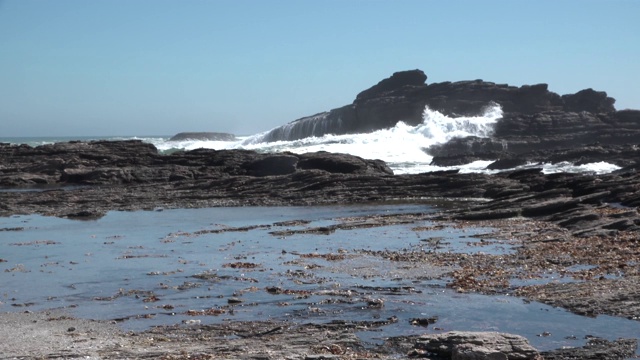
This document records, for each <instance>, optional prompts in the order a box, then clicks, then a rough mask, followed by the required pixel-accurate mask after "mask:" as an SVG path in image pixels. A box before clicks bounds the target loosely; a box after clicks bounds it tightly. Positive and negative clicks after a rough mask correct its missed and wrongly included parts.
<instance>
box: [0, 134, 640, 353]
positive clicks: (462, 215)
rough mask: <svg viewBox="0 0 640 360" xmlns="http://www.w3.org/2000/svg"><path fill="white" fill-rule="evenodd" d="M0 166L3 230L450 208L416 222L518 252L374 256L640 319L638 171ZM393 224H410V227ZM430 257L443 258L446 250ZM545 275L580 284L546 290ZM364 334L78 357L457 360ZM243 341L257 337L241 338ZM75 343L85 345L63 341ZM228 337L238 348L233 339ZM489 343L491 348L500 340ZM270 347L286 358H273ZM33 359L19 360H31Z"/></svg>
mask: <svg viewBox="0 0 640 360" xmlns="http://www.w3.org/2000/svg"><path fill="white" fill-rule="evenodd" d="M0 160H1V163H2V169H1V171H2V172H1V175H0V183H1V184H2V186H3V190H2V191H1V192H0V214H1V215H3V216H10V215H14V214H31V213H40V214H45V215H52V216H60V217H68V218H76V219H92V218H98V217H100V216H103V215H104V214H105V213H106V212H107V211H109V210H153V209H161V208H189V207H212V206H246V205H318V204H345V203H363V204H365V203H382V202H390V201H393V202H398V201H399V202H407V201H410V202H416V201H419V202H425V203H430V204H438V203H439V204H440V205H446V206H442V210H441V211H439V212H436V213H435V214H429V215H420V216H421V217H422V218H425V219H426V218H428V219H430V220H432V221H436V222H441V223H442V224H447V225H448V226H459V227H463V228H464V227H487V228H493V229H496V231H495V232H494V233H491V234H487V235H486V237H483V238H482V241H484V242H486V244H491V242H495V241H505V242H510V243H512V244H515V245H516V246H517V248H518V250H517V251H516V252H515V253H513V254H510V255H500V256H496V255H489V254H483V253H478V254H474V255H464V254H462V255H461V254H449V253H447V252H438V251H433V252H431V251H429V252H424V251H415V250H406V251H403V252H397V253H380V254H373V255H375V256H379V257H382V258H385V259H393V260H394V261H398V262H399V264H407V263H410V264H413V265H412V266H416V267H420V266H422V264H427V263H428V264H432V265H433V264H436V265H441V266H453V267H454V268H455V269H456V270H455V271H453V272H452V273H450V274H448V275H446V276H445V278H448V279H450V281H449V285H448V286H450V287H451V288H452V289H455V290H456V291H459V292H478V293H485V294H507V293H508V294H513V295H517V296H520V297H522V298H524V299H527V300H528V301H539V302H542V303H547V304H550V305H553V306H558V307H563V308H566V309H568V310H570V311H572V312H575V313H577V314H581V315H585V316H597V315H600V314H606V315H611V316H620V317H625V318H628V319H632V320H638V319H640V316H639V315H640V307H639V304H640V293H638V290H637V289H638V288H639V285H640V274H638V266H637V259H638V256H640V242H639V241H638V236H637V234H638V226H640V214H639V213H638V210H637V209H638V205H639V201H640V197H639V196H638V193H639V192H638V188H639V187H640V177H639V175H638V174H637V172H636V171H635V170H633V169H627V170H625V171H620V172H617V173H612V174H606V175H593V174H553V175H545V174H542V172H541V171H540V169H528V170H520V171H508V172H504V173H499V174H496V175H485V174H460V173H458V172H457V171H445V172H435V173H425V174H417V175H393V174H392V172H391V171H390V170H389V169H388V168H387V167H386V165H385V164H384V163H382V162H380V161H375V160H365V159H361V158H358V157H355V156H350V155H344V154H330V153H312V154H304V155H296V154H289V153H283V154H259V153H255V152H251V151H243V150H230V151H215V150H202V149H201V150H194V151H188V152H178V153H174V154H171V155H159V154H158V153H157V151H156V150H155V148H154V147H153V146H152V145H149V144H145V143H142V142H139V141H119V142H103V141H98V142H89V143H85V142H72V143H60V144H53V145H44V146H39V147H36V148H31V147H28V146H12V145H8V144H3V145H0ZM397 217H398V219H397V220H402V219H401V216H400V215H398V216H397ZM393 219H394V217H393V216H390V217H389V218H387V219H385V220H384V222H383V223H381V224H380V226H384V225H385V224H392V223H393V222H394V220H393ZM405 220H406V219H405ZM405 220H403V221H405ZM414 220H415V218H414V219H412V221H414ZM346 227H347V228H348V225H346ZM0 230H6V231H14V230H16V229H0ZM16 231H17V230H16ZM434 246H435V248H434V249H437V247H438V244H436V245H434ZM403 266H406V265H403ZM576 266H577V267H576ZM549 272H552V273H555V274H561V275H562V276H563V277H567V278H573V279H575V281H572V282H563V283H555V282H553V281H550V280H548V279H547V280H545V274H548V273H549ZM528 279H542V280H543V281H542V282H541V283H539V284H535V285H526V284H525V285H523V284H520V285H518V281H525V283H526V280H528ZM21 321H22V320H21ZM44 324H47V325H46V326H49V324H50V323H44ZM46 326H45V327H46ZM358 326H368V327H370V326H376V325H375V324H364V325H357V324H350V323H349V324H346V323H345V324H329V325H326V326H322V327H318V326H308V325H304V326H302V325H300V326H297V327H296V328H295V330H293V329H292V328H290V324H289V327H285V326H284V325H283V324H275V323H265V324H257V323H251V324H247V323H238V324H227V325H225V326H222V327H195V328H193V327H190V328H176V329H172V328H165V329H156V330H154V331H155V332H160V333H153V332H152V333H144V334H126V333H120V334H119V335H116V337H115V338H114V337H111V336H109V339H110V340H109V344H111V341H112V339H117V341H116V342H118V343H121V345H122V344H125V343H126V344H128V345H126V346H125V347H123V348H120V347H119V346H118V345H113V344H112V345H113V346H112V345H109V346H107V347H101V349H102V350H100V352H97V353H96V352H95V351H93V350H89V349H86V348H82V347H79V348H78V349H77V351H76V352H72V353H75V354H78V353H82V354H93V355H92V356H95V357H96V358H133V359H142V358H149V356H152V357H159V358H166V359H183V358H184V359H186V358H191V359H193V358H202V359H208V358H215V357H216V356H218V355H219V354H224V356H225V357H227V358H247V356H248V355H247V356H246V354H250V353H251V351H249V350H248V349H249V347H250V346H249V344H252V346H253V345H255V339H251V338H253V337H256V338H257V339H260V342H261V344H262V345H261V346H259V347H256V348H255V349H256V350H255V351H256V353H255V354H254V355H255V356H259V357H261V358H273V359H276V358H307V359H320V358H322V359H327V358H336V359H338V358H342V359H350V358H386V357H393V356H396V355H397V354H398V353H404V354H406V355H407V356H411V357H429V358H434V359H435V358H451V357H452V356H453V355H452V354H453V352H452V351H453V350H451V348H450V347H449V349H450V350H447V351H448V352H445V353H443V354H441V355H434V354H435V353H434V352H433V351H432V350H429V349H431V348H430V347H428V346H426V345H423V344H424V342H425V341H426V340H425V339H424V338H421V337H416V338H406V339H399V338H398V339H390V340H389V341H390V342H391V343H390V344H393V346H391V345H388V346H384V347H381V348H377V349H370V348H367V347H364V346H363V345H362V344H360V343H359V342H358V340H357V337H356V336H355V335H354V331H355V330H356V329H357V328H358ZM71 327H75V326H71ZM71 327H69V328H71ZM195 329H198V330H195ZM238 329H244V330H238ZM274 329H276V330H274ZM272 330H273V331H272ZM33 331H36V330H33ZM37 331H40V330H37ZM239 331H246V332H249V333H250V335H249V336H248V337H242V336H238V335H237V334H239ZM240 333H241V332H240ZM294 333H295V334H302V336H303V337H304V338H305V339H310V338H311V337H315V338H314V339H320V340H318V341H316V340H314V341H313V346H314V347H313V349H315V350H313V351H310V350H309V349H310V348H309V347H310V346H312V344H311V343H309V342H304V341H303V340H301V339H298V338H297V337H294V336H292V334H294ZM70 334H71V335H74V336H76V335H79V334H80V333H79V332H77V333H76V332H70V333H64V336H70ZM229 334H235V335H234V336H232V338H231V339H229V338H228V336H230V335H229ZM256 334H257V335H256ZM83 336H89V337H91V336H93V338H95V337H96V336H98V338H99V336H100V335H91V334H88V335H83ZM452 336H454V335H452ZM455 336H458V335H455ZM470 336H488V335H487V334H473V335H470ZM150 338H153V340H149V339H150ZM212 338H219V339H222V340H221V343H220V345H219V346H217V347H215V348H211V347H210V346H207V345H206V344H205V343H203V341H205V340H207V341H208V339H212ZM160 339H165V340H162V341H160ZM249 339H250V340H249ZM296 339H298V340H296ZM322 339H324V340H322ZM430 341H435V340H430ZM438 341H440V340H438ZM442 341H451V340H450V339H448V340H446V339H445V340H442ZM487 341H488V340H487ZM491 341H493V342H490V343H491V344H494V342H495V341H496V340H495V339H494V340H491ZM636 341H637V334H629V339H628V340H620V341H619V342H606V341H601V340H598V339H594V340H593V341H590V342H589V345H588V346H587V347H585V348H576V349H573V350H571V351H570V350H567V349H564V350H559V351H558V352H553V353H545V354H539V353H537V352H536V353H535V356H533V355H532V356H528V357H521V356H519V355H518V356H515V355H509V357H508V358H531V359H533V358H538V357H537V356H544V358H552V359H574V358H590V359H624V358H628V357H630V356H633V354H634V352H635V348H636ZM463 342H464V341H463ZM476 342H477V341H475V340H474V341H473V342H471V343H476ZM185 344H189V345H188V346H187V345H185ZM274 344H279V345H278V346H277V349H274V346H275V345H274ZM301 344H302V345H301ZM494 345H495V344H494ZM76 346H77V345H76ZM185 346H186V347H185ZM433 346H435V345H433ZM492 346H493V345H491V346H490V345H487V346H484V345H483V346H479V348H478V347H477V346H476V348H473V347H472V348H469V347H468V346H462V347H460V348H456V350H455V352H456V354H458V355H456V356H458V357H456V358H458V359H472V358H487V359H488V358H502V357H496V356H502V355H499V354H498V353H500V354H506V353H505V351H506V350H504V349H503V348H501V347H500V346H493V347H492ZM83 349H84V350H83ZM125 349H126V351H125ZM492 349H493V350H492ZM496 349H498V350H496ZM500 349H502V350H500ZM41 350H42V349H41ZM42 351H44V350H42ZM83 351H84V352H83ZM92 351H93V352H92ZM463 353H465V354H467V355H464V356H467V357H464V356H463V355H462V354H463ZM494 353H495V354H494ZM507 353H508V351H507ZM24 354H25V356H24V357H20V358H30V357H29V356H27V353H24ZM39 354H40V355H38V356H42V353H39ZM185 354H187V355H185ZM469 354H471V355H469ZM478 354H483V355H478ZM492 354H493V355H492ZM496 354H498V355H496ZM577 354H580V355H577ZM49 355H51V354H49ZM53 355H55V354H53ZM58 355H60V354H58ZM38 356H33V357H31V358H38ZM56 356H57V355H56ZM60 356H62V355H60ZM437 356H440V357H437ZM472 356H476V357H472ZM478 356H480V357H478ZM491 356H494V357H491ZM505 356H506V355H505ZM249 358H251V356H249Z"/></svg>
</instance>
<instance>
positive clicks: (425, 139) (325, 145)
mask: <svg viewBox="0 0 640 360" xmlns="http://www.w3.org/2000/svg"><path fill="white" fill-rule="evenodd" d="M501 117H502V109H501V108H500V106H499V105H498V104H493V105H492V106H489V107H487V109H486V111H485V113H484V114H483V115H481V116H475V117H474V116H471V117H465V116H461V117H450V116H446V115H444V114H442V113H440V112H438V111H435V110H432V109H429V108H428V107H425V109H424V112H423V121H422V123H421V124H418V125H416V126H411V125H408V124H406V123H404V122H399V123H398V124H397V125H396V126H394V127H393V128H390V129H384V130H378V131H375V132H372V133H366V134H347V135H325V136H322V137H308V138H304V139H300V140H293V141H276V142H263V141H262V138H263V135H264V134H266V133H262V134H256V135H252V136H244V137H239V138H238V140H236V141H202V140H182V141H169V140H168V137H135V138H137V139H140V140H143V141H145V142H149V143H151V144H153V145H155V146H156V148H158V150H159V151H161V152H163V153H171V152H173V151H176V150H194V149H198V148H207V149H217V150H222V149H247V150H255V151H258V152H269V153H272V152H283V151H289V152H293V153H298V154H301V153H306V152H315V151H328V152H334V153H347V154H352V155H356V156H360V157H363V158H365V159H380V160H383V161H385V162H386V163H387V164H388V165H389V167H390V168H391V169H393V171H394V173H395V174H415V173H422V172H430V171H438V170H451V169H459V170H460V172H464V173H477V172H483V173H495V172H498V171H490V170H486V167H487V165H489V164H490V163H491V162H492V161H476V162H473V163H470V164H466V165H462V166H454V167H439V166H433V165H430V164H431V161H432V159H433V157H432V156H431V155H429V154H428V153H427V151H428V148H429V147H431V146H433V145H435V144H442V143H445V142H447V141H449V140H451V139H453V138H455V137H466V136H477V137H488V136H491V134H492V133H493V129H494V125H495V124H496V122H497V121H498V119H500V118H501ZM114 139H116V138H114ZM117 139H118V140H122V139H124V138H122V137H119V138H117ZM129 139H130V138H129ZM0 140H1V139H0ZM527 167H542V168H543V171H544V172H545V173H554V172H594V173H599V174H601V173H608V172H611V171H614V170H617V169H619V167H617V166H615V165H612V164H609V163H603V162H600V163H594V164H586V165H580V166H575V165H573V164H570V163H559V164H528V165H525V166H522V167H521V168H527Z"/></svg>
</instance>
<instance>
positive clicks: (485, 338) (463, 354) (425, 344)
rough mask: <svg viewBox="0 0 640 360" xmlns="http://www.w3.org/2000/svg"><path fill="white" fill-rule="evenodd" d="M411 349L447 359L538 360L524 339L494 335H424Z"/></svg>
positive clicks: (453, 332) (463, 332) (510, 335)
mask: <svg viewBox="0 0 640 360" xmlns="http://www.w3.org/2000/svg"><path fill="white" fill-rule="evenodd" d="M414 346H415V348H417V349H423V350H426V351H428V352H430V353H434V354H437V355H438V356H440V357H443V358H447V359H460V360H462V359H505V360H506V359H532V360H533V359H539V353H538V350H536V349H535V348H534V347H533V346H531V345H530V344H529V341H528V340H527V339H526V338H524V337H522V336H519V335H513V334H505V333H498V332H467V331H450V332H447V333H443V334H426V335H422V336H420V337H419V338H418V340H417V341H416V343H415V345H414Z"/></svg>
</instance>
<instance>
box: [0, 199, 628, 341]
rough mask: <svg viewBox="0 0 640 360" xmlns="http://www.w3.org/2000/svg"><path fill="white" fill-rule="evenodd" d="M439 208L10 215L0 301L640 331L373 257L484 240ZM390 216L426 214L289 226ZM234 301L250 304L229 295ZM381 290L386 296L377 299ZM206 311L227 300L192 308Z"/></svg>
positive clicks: (163, 316) (613, 334)
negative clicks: (437, 216) (471, 289)
mask: <svg viewBox="0 0 640 360" xmlns="http://www.w3.org/2000/svg"><path fill="white" fill-rule="evenodd" d="M431 211H433V209H432V208H430V207H429V206H427V205H424V204H414V205H412V204H404V205H358V206H316V207H244V208H209V209H176V210H164V211H136V212H109V213H108V214H107V215H106V216H105V217H103V218H101V219H98V220H91V221H78V220H69V219H61V218H52V217H43V216H39V215H21V216H13V217H3V218H0V229H3V231H0V258H1V259H2V261H0V284H2V287H1V293H0V312H2V311H25V310H31V311H36V310H42V309H49V308H65V309H67V310H68V311H69V312H71V314H72V315H75V316H79V317H84V318H90V319H117V320H118V321H120V324H121V326H123V327H124V328H125V329H131V330H144V329H147V328H149V327H150V326H154V325H173V324H181V323H182V322H187V323H188V322H189V321H194V320H195V321H199V322H200V323H202V324H210V323H218V322H224V321H255V320H270V319H271V320H284V321H290V322H291V324H292V325H293V324H296V323H309V322H317V323H328V322H331V321H335V320H340V321H380V320H385V319H387V318H391V317H396V318H397V322H396V323H393V324H390V325H386V326H383V327H381V328H377V329H375V328H374V329H372V330H371V331H363V332H362V333H360V336H361V337H363V338H364V339H367V340H368V341H371V342H374V343H379V342H382V339H383V338H384V337H388V336H398V335H415V334H421V333H438V332H443V331H450V330H460V331H500V332H508V333H515V334H520V335H522V336H525V337H527V338H528V339H529V340H530V341H531V343H532V344H533V345H534V346H536V347H537V348H539V349H541V350H545V349H554V348H558V347H561V346H582V345H583V344H584V342H585V337H587V336H598V337H603V338H607V339H612V340H613V339H616V338H619V337H627V338H628V337H633V336H634V334H635V336H637V334H640V322H638V321H633V320H627V319H624V318H616V317H610V316H598V317H597V318H590V317H584V316H578V315H574V314H572V313H570V312H567V311H565V310H562V309H558V308H552V307H550V306H546V305H543V304H540V303H535V302H532V303H527V302H524V301H523V300H522V299H520V298H517V297H513V296H508V295H497V296H487V295H479V294H464V293H457V292H455V291H453V290H451V289H449V288H447V287H446V280H442V279H441V278H440V275H442V274H446V272H448V271H450V270H451V269H450V268H441V267H438V266H435V265H430V264H428V263H420V264H419V266H418V265H417V264H413V263H402V262H393V261H390V260H386V259H384V258H382V257H379V256H375V255H371V252H374V251H382V250H390V251H395V250H403V249H409V250H419V251H443V252H454V253H455V252H457V253H463V252H464V253H467V252H469V251H470V250H469V249H470V248H472V246H470V243H475V242H477V240H478V239H477V238H474V237H472V236H473V235H475V234H480V233H482V234H486V233H487V232H488V229H473V228H467V229H460V228H448V227H442V228H441V227H433V226H432V225H434V224H433V223H431V222H430V221H429V220H426V216H422V215H426V214H428V213H429V212H431ZM390 214H413V215H414V217H413V218H414V219H415V218H418V219H425V220H414V222H413V223H404V224H396V225H389V226H382V227H361V228H356V229H351V230H346V229H345V230H336V231H335V232H327V233H320V234H318V233H315V234H312V233H296V234H293V233H291V234H289V235H283V232H282V231H283V230H305V229H312V228H315V227H319V226H324V227H326V226H329V225H332V224H338V223H341V222H344V221H346V220H345V219H353V218H357V217H369V219H370V217H372V216H382V217H383V216H387V215H390ZM416 214H422V215H420V216H415V215H416ZM364 219H365V220H362V221H367V220H366V219H367V218H364ZM296 220H297V221H296ZM427 227H429V228H430V230H418V229H420V228H427ZM223 230H227V231H223ZM482 236H483V237H486V235H482ZM425 237H439V238H442V239H443V241H442V244H443V247H442V248H439V249H435V250H434V249H430V248H427V247H426V245H424V244H425V243H424V242H423V241H421V239H424V238H425ZM423 246H424V249H421V247H423ZM362 250H365V251H362ZM484 250H486V249H484V248H483V251H484ZM492 251H497V252H499V251H503V252H510V251H513V249H512V248H510V247H509V246H508V245H505V246H504V248H503V249H493V250H492ZM323 254H333V255H337V256H339V257H337V258H333V259H330V258H323V257H322V256H320V255H323ZM231 264H245V265H242V266H238V267H233V266H232V265H231ZM246 264H254V265H255V266H248V265H246ZM445 277H446V276H445ZM270 288H271V289H281V290H282V291H281V292H277V291H269V289H270ZM285 290H286V291H285ZM152 296H154V297H155V298H154V297H152ZM229 299H240V300H241V301H242V302H241V303H238V304H237V305H233V306H229ZM371 299H381V300H383V301H384V306H382V307H380V308H371V307H369V306H368V305H367V301H368V300H371ZM207 309H219V310H221V311H220V312H219V314H217V315H209V316H206V315H194V316H190V315H188V311H189V310H193V311H196V312H197V311H202V310H207ZM431 317H437V319H438V320H437V322H436V323H435V324H432V325H429V326H428V327H421V326H413V325H411V324H410V320H411V319H413V318H431ZM543 333H544V334H545V336H538V335H541V334H543ZM547 333H548V334H550V335H548V336H547Z"/></svg>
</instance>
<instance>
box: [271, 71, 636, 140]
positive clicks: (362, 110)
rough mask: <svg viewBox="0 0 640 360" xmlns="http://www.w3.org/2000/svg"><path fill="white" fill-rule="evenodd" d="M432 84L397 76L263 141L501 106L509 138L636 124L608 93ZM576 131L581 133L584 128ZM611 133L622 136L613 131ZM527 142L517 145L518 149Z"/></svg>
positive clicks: (420, 77)
mask: <svg viewBox="0 0 640 360" xmlns="http://www.w3.org/2000/svg"><path fill="white" fill-rule="evenodd" d="M426 79H427V76H426V75H425V74H424V72H422V71H421V70H410V71H401V72H396V73H394V74H393V75H392V76H391V77H389V78H387V79H384V80H382V81H380V82H379V83H378V84H376V85H374V86H372V87H371V88H369V89H367V90H364V91H362V92H361V93H360V94H358V95H357V97H356V99H355V100H354V101H353V103H352V104H350V105H346V106H343V107H340V108H336V109H333V110H330V111H326V112H323V113H319V114H316V115H312V116H307V117H303V118H300V119H298V120H295V121H293V122H291V123H289V124H286V125H283V126H281V127H278V128H275V129H273V130H271V131H270V132H268V133H267V134H265V135H264V138H263V140H264V141H278V140H296V139H301V138H305V137H309V136H323V135H326V134H351V133H366V132H371V131H375V130H379V129H385V128H390V127H393V126H395V125H396V124H397V123H398V122H399V121H403V122H405V123H407V124H409V125H418V124H420V123H422V121H423V118H422V116H423V112H424V109H425V106H429V108H431V109H433V110H437V111H439V112H441V113H443V114H445V115H448V116H477V115H481V114H483V113H484V112H485V111H486V110H487V108H489V107H491V106H492V104H496V103H497V104H499V105H500V106H501V108H502V110H503V112H504V118H503V120H502V122H501V123H502V125H499V126H500V127H501V128H500V131H502V132H503V133H504V134H503V135H504V136H507V135H510V134H511V132H514V133H513V134H517V133H518V132H520V133H522V134H526V135H527V136H532V135H533V136H537V134H536V133H535V132H534V133H532V132H531V131H537V130H540V131H547V132H549V133H551V134H553V135H557V133H558V131H560V134H564V133H566V132H569V133H571V132H573V131H574V130H576V129H574V128H572V126H573V125H576V124H577V125H579V126H580V127H581V128H584V129H586V130H587V131H590V132H591V133H593V132H594V131H597V129H593V128H592V127H593V125H592V123H593V124H595V125H597V126H599V127H602V128H603V129H609V130H611V124H612V123H613V122H615V121H619V122H620V123H622V122H629V118H634V119H635V118H636V116H635V114H627V113H623V114H620V115H619V116H617V115H616V114H615V113H614V112H615V108H614V107H613V103H614V102H615V100H614V99H612V98H610V97H608V96H607V94H606V93H605V92H599V91H595V90H592V89H586V90H582V91H579V92H577V93H576V94H568V95H564V96H560V95H558V94H556V93H554V92H551V91H549V89H548V85H547V84H537V85H524V86H521V87H516V86H509V85H507V84H496V83H493V82H488V81H483V80H473V81H458V82H442V83H433V84H429V85H427V84H425V81H426ZM541 114H542V115H541ZM596 114H597V115H596ZM576 131H578V132H579V131H580V128H578V129H577V130H576ZM605 133H606V134H608V135H616V134H615V132H612V131H608V132H605ZM513 134H511V135H513ZM606 134H605V135H606ZM591 135H593V134H591ZM501 136H502V135H501ZM588 138H589V134H585V136H584V139H583V140H581V141H583V142H584V141H587V139H588ZM510 140H513V141H516V140H517V139H510ZM526 142H528V141H520V142H518V141H516V144H518V143H519V144H524V143H526ZM555 142H556V146H559V145H562V144H566V139H564V138H558V139H557V140H555ZM609 143H615V141H613V140H611V141H610V142H609Z"/></svg>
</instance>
